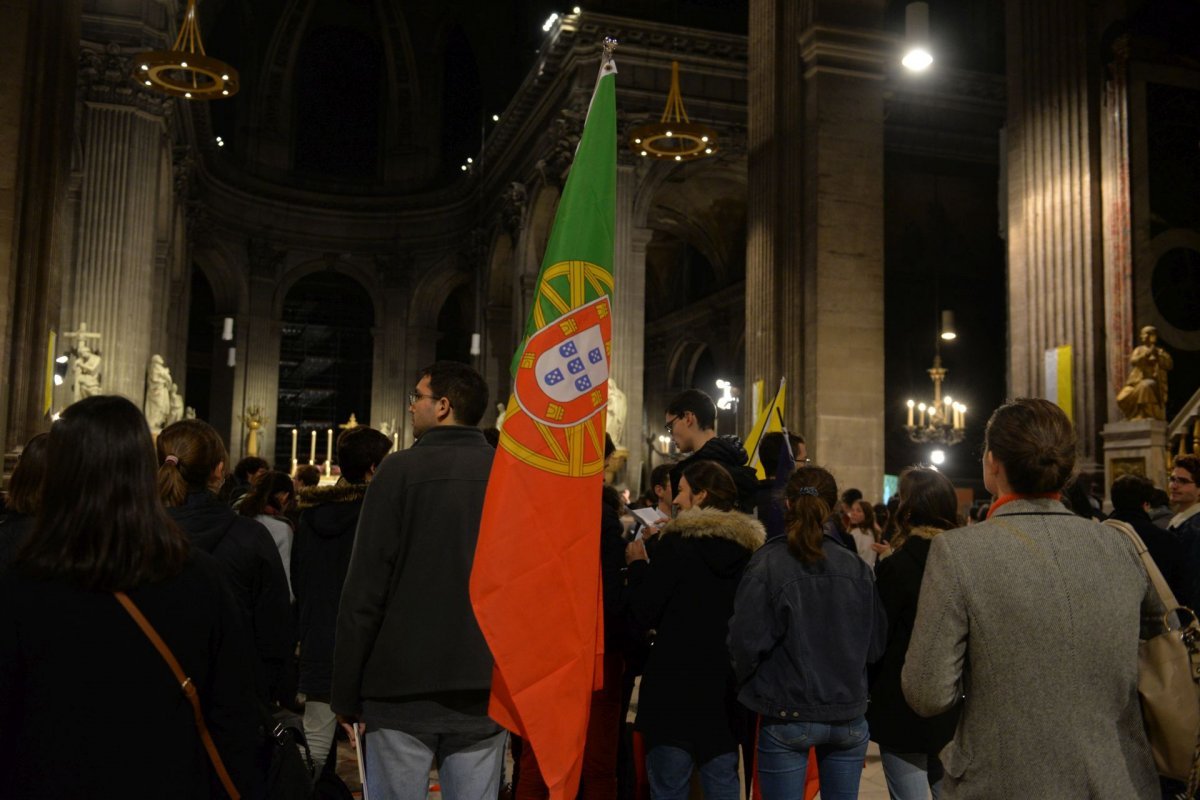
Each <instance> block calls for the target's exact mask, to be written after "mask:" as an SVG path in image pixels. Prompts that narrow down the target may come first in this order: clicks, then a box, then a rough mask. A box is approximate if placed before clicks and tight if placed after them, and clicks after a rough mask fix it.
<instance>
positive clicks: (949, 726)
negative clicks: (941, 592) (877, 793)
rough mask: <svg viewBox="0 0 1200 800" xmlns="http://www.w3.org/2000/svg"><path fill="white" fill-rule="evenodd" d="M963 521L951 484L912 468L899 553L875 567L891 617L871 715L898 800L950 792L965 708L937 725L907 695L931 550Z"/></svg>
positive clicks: (903, 493)
mask: <svg viewBox="0 0 1200 800" xmlns="http://www.w3.org/2000/svg"><path fill="white" fill-rule="evenodd" d="M957 518H958V496H957V495H956V494H955V492H954V485H953V484H952V483H950V479H949V478H947V477H946V476H945V475H943V474H942V473H941V472H938V471H937V470H936V469H929V468H927V467H911V468H910V469H906V470H905V471H904V472H902V473H901V474H900V507H899V508H898V509H897V510H896V531H895V534H894V535H893V536H892V553H891V555H889V556H888V557H887V558H885V559H883V560H882V561H880V562H879V565H878V566H877V567H876V568H875V585H876V586H877V587H878V589H879V596H880V598H881V599H882V600H883V608H884V610H885V611H886V612H887V619H888V641H887V649H886V650H885V651H884V653H883V658H881V659H879V662H878V663H877V664H875V665H874V667H873V668H872V669H871V670H870V674H871V704H870V706H869V707H868V708H867V723H868V724H869V725H870V728H871V738H872V739H873V740H875V742H876V743H877V744H878V745H879V752H880V755H881V756H882V758H883V775H884V779H885V780H886V781H887V786H888V793H889V794H890V795H891V797H892V800H925V798H926V797H928V796H929V795H930V794H932V795H933V797H934V799H935V800H937V798H938V797H939V794H940V792H941V786H942V764H941V762H940V761H938V753H939V752H940V751H941V749H942V748H943V747H944V746H945V745H946V743H947V742H949V741H950V738H951V737H952V736H953V735H954V726H955V724H956V723H957V722H958V710H957V709H951V710H949V711H946V712H944V713H942V714H939V715H937V716H936V717H933V718H932V719H926V718H925V717H922V716H919V715H918V714H917V713H916V712H915V711H913V710H912V709H911V708H909V706H908V703H906V702H905V700H904V694H903V693H902V692H901V689H900V670H901V668H903V666H904V654H905V652H906V651H907V650H908V642H909V639H910V638H911V637H912V628H913V620H914V619H915V618H916V616H917V598H918V597H919V596H920V592H921V577H922V576H923V575H924V574H925V561H926V559H927V558H928V557H929V546H930V544H931V543H932V542H933V540H934V538H935V537H937V536H939V535H940V534H941V533H942V532H943V531H946V530H949V529H951V528H956V527H958V525H957V524H956V520H957Z"/></svg>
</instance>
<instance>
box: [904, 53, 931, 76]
mask: <svg viewBox="0 0 1200 800" xmlns="http://www.w3.org/2000/svg"><path fill="white" fill-rule="evenodd" d="M900 63H901V64H903V65H904V66H905V67H906V68H907V69H909V70H911V71H913V72H924V71H925V70H927V69H929V66H930V65H931V64H932V63H933V56H932V55H930V54H929V51H928V50H926V49H925V48H923V47H914V48H913V49H911V50H909V51H908V52H907V53H905V54H904V58H902V59H901V60H900Z"/></svg>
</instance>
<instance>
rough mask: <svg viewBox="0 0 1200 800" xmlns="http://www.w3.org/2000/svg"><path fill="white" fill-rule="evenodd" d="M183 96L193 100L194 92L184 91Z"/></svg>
mask: <svg viewBox="0 0 1200 800" xmlns="http://www.w3.org/2000/svg"><path fill="white" fill-rule="evenodd" d="M183 96H184V97H186V98H187V99H188V100H191V99H192V93H191V92H184V93H183Z"/></svg>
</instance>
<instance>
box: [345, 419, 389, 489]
mask: <svg viewBox="0 0 1200 800" xmlns="http://www.w3.org/2000/svg"><path fill="white" fill-rule="evenodd" d="M391 449H392V440H391V439H389V438H388V437H386V436H384V435H383V434H382V433H380V432H379V431H377V430H375V429H374V428H368V427H367V426H365V425H359V426H358V427H357V428H351V429H350V430H348V431H343V432H342V435H341V436H339V437H338V440H337V463H338V467H339V468H340V469H341V471H342V477H343V478H345V479H346V480H348V481H350V482H351V483H362V481H363V478H365V477H366V476H367V472H368V471H369V470H370V469H371V467H377V466H379V462H380V461H383V457H384V456H386V455H387V454H388V451H389V450H391Z"/></svg>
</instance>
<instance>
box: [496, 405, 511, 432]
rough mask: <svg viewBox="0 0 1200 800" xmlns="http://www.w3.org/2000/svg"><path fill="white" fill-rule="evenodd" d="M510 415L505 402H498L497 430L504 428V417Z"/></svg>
mask: <svg viewBox="0 0 1200 800" xmlns="http://www.w3.org/2000/svg"><path fill="white" fill-rule="evenodd" d="M506 416H508V409H507V408H506V407H505V405H504V403H496V430H498V431H499V430H503V429H504V418H505V417H506Z"/></svg>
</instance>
